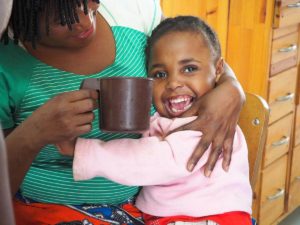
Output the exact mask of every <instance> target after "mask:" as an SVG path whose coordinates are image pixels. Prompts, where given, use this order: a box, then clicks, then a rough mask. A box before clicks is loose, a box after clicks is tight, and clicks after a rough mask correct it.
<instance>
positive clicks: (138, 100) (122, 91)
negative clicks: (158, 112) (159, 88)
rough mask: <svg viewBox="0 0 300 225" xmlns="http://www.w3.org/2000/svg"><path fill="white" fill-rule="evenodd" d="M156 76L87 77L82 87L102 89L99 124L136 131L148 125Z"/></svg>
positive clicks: (145, 128)
mask: <svg viewBox="0 0 300 225" xmlns="http://www.w3.org/2000/svg"><path fill="white" fill-rule="evenodd" d="M152 87H153V79H151V78H137V77H107V78H99V79H96V78H88V79H85V80H84V81H83V82H82V85H81V88H85V89H94V90H99V127H100V129H101V130H103V131H106V132H130V133H137V132H141V131H144V130H147V129H149V121H150V109H151V102H152Z"/></svg>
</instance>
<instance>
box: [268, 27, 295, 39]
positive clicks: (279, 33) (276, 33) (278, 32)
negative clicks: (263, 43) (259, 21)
mask: <svg viewBox="0 0 300 225" xmlns="http://www.w3.org/2000/svg"><path fill="white" fill-rule="evenodd" d="M296 32H298V24H296V25H292V26H288V27H282V28H276V29H273V40H274V39H278V38H281V37H283V36H286V35H288V34H291V33H296Z"/></svg>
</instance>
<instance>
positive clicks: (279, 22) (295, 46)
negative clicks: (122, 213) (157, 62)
mask: <svg viewBox="0 0 300 225" xmlns="http://www.w3.org/2000/svg"><path fill="white" fill-rule="evenodd" d="M161 2H162V7H163V10H164V12H165V15H166V16H175V15H180V14H181V15H182V14H192V15H196V16H199V17H201V18H203V19H204V20H206V21H207V22H208V23H209V24H210V25H211V26H212V27H214V28H215V30H216V31H217V33H218V35H219V37H220V39H221V42H222V49H223V55H224V56H225V58H226V61H227V62H228V63H229V65H230V66H231V67H232V68H233V70H234V71H235V73H236V75H237V77H238V79H239V81H240V82H241V84H242V86H243V88H244V89H245V90H246V91H247V92H251V93H256V94H258V95H260V96H262V97H263V98H265V99H266V100H267V101H268V103H269V105H270V109H271V113H270V120H269V127H268V134H267V141H266V146H265V149H264V153H263V159H262V163H261V166H260V179H259V182H258V183H257V188H256V190H255V199H254V203H253V204H254V205H253V216H254V217H255V218H257V219H258V224H260V225H274V224H277V223H278V222H279V221H280V220H282V219H283V218H284V217H285V216H287V215H288V214H289V213H291V212H292V211H293V210H294V209H295V208H296V207H299V206H300V191H299V189H300V166H299V165H300V163H299V162H298V160H299V159H300V104H299V103H300V97H299V96H300V79H299V76H300V73H299V70H300V66H299V61H300V51H299V43H300V1H299V0H260V1H256V0H230V1H229V0H226V1H222V0H189V1H188V2H189V3H188V4H187V1H182V0H162V1H161ZM253 141H255V140H253Z"/></svg>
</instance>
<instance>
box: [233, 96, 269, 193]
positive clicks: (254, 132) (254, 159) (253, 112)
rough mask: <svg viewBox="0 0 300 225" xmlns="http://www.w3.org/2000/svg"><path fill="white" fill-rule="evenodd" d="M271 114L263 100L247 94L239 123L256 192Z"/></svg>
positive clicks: (253, 187) (251, 180) (252, 184)
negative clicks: (246, 146)
mask: <svg viewBox="0 0 300 225" xmlns="http://www.w3.org/2000/svg"><path fill="white" fill-rule="evenodd" d="M269 114H270V110H269V106H268V104H267V102H266V101H265V100H264V99H263V98H261V97H260V96H258V95H255V94H250V93H246V102H245V105H244V106H243V109H242V111H241V114H240V119H239V122H238V123H239V126H240V127H241V129H242V131H243V133H244V135H245V138H246V141H247V145H248V152H249V153H248V155H249V157H248V158H249V167H250V170H249V171H250V182H251V186H252V189H253V190H255V184H256V181H257V178H258V173H259V166H260V163H261V159H262V153H263V149H264V146H265V142H266V136H267V125H268V121H269Z"/></svg>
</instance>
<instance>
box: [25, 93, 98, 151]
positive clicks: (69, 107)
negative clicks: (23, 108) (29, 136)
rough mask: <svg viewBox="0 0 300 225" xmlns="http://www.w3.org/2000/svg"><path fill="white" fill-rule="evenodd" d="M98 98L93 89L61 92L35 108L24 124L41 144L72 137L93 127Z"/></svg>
mask: <svg viewBox="0 0 300 225" xmlns="http://www.w3.org/2000/svg"><path fill="white" fill-rule="evenodd" d="M97 99H98V94H97V91H93V90H78V91H72V92H65V93H62V94H60V95H57V96H56V97H54V98H52V99H51V100H49V101H48V102H46V103H45V104H44V105H42V106H41V107H40V108H38V109H37V110H36V111H34V112H33V114H32V115H31V116H30V117H29V118H28V119H27V120H25V121H24V122H23V123H24V124H23V125H24V126H25V125H26V126H27V127H28V129H29V130H28V132H30V131H32V132H33V133H34V137H35V139H38V141H39V142H40V144H42V145H46V144H53V143H57V142H60V141H62V140H68V139H73V138H75V137H77V136H79V135H82V134H85V133H87V132H89V131H90V130H91V129H92V125H91V123H92V121H93V119H94V114H93V112H92V110H94V109H95V108H96V107H97V103H96V101H97Z"/></svg>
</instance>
